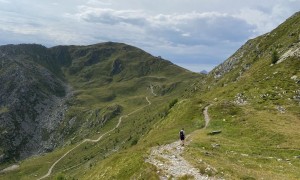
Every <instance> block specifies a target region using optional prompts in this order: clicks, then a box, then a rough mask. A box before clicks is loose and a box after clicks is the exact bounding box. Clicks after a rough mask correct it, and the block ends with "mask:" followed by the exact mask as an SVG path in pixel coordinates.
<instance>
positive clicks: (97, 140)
mask: <svg viewBox="0 0 300 180" xmlns="http://www.w3.org/2000/svg"><path fill="white" fill-rule="evenodd" d="M146 100H147V102H148V104H147V105H145V106H143V107H140V108H138V109H136V110H134V111H132V112H131V113H129V114H127V115H123V116H121V117H120V118H119V121H118V124H117V125H116V126H115V127H114V128H113V129H111V130H109V131H107V132H106V133H104V134H102V135H101V136H99V137H98V139H84V140H82V141H81V142H80V143H79V144H77V145H76V146H75V147H73V148H72V149H70V150H69V151H67V152H66V153H65V154H64V155H62V156H61V157H60V158H59V159H58V160H56V161H55V162H54V163H53V164H52V166H51V167H50V168H49V170H48V172H47V174H45V175H44V176H43V177H40V178H38V180H41V179H45V178H47V177H49V176H50V175H51V173H52V170H53V168H54V167H55V165H56V164H57V163H59V162H60V161H61V160H62V159H63V158H64V157H66V156H67V155H68V154H69V153H70V152H72V151H73V150H74V149H76V148H77V147H79V146H80V145H82V144H83V143H85V142H94V143H95V142H99V141H100V140H101V139H102V138H103V137H104V136H105V135H107V134H109V133H111V132H112V131H114V130H115V129H116V128H118V127H119V126H120V124H121V122H122V119H123V118H124V117H128V116H130V115H132V114H134V113H136V112H137V111H139V110H141V109H143V108H145V107H147V106H150V105H151V102H150V101H149V99H148V97H146Z"/></svg>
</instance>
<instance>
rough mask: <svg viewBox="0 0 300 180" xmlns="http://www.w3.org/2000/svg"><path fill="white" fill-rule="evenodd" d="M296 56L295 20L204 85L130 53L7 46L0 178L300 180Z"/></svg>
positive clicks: (245, 49)
mask: <svg viewBox="0 0 300 180" xmlns="http://www.w3.org/2000/svg"><path fill="white" fill-rule="evenodd" d="M299 47H300V14H299V13H296V14H295V15H293V16H292V17H290V18H289V19H287V20H286V21H285V22H284V23H282V24H281V25H280V26H278V27H277V28H276V29H274V30H273V31H271V32H269V33H267V34H264V35H262V36H259V37H257V38H254V39H250V40H248V41H247V42H246V43H245V44H244V45H243V46H242V47H241V48H239V49H238V50H237V51H236V53H234V54H233V55H232V56H230V57H229V58H228V59H227V60H226V61H224V62H223V63H222V64H220V65H219V66H217V67H216V68H215V69H213V70H212V71H211V72H209V73H208V74H207V75H205V74H199V73H192V72H190V71H188V70H185V69H183V68H181V67H178V66H176V65H174V64H172V63H171V62H169V61H167V60H164V59H162V58H161V57H154V56H152V55H150V54H149V53H147V52H145V51H143V50H141V49H138V48H135V47H133V46H130V45H126V44H123V43H113V42H107V43H100V44H95V45H88V46H56V47H52V48H46V47H43V46H41V45H28V44H27V45H25V44H23V45H7V46H1V47H0V50H1V51H0V52H1V53H2V54H5V55H3V56H2V57H1V60H2V61H3V62H5V63H4V64H5V68H4V67H3V66H2V68H1V69H0V79H1V81H0V83H1V87H3V88H2V89H1V91H0V95H1V97H0V98H1V104H0V118H1V119H0V120H1V125H0V133H1V134H2V136H1V139H0V157H1V158H0V160H1V164H0V169H1V170H3V169H5V168H7V167H10V166H11V165H15V167H16V166H18V167H17V168H15V169H13V170H12V171H6V172H3V173H1V174H0V179H24V180H27V179H168V178H175V179H245V180H246V179H272V180H277V179H278V180H284V179H288V180H294V179H295V180H296V179H299V178H300V171H299V168H300V139H299V137H300V132H299V128H300V56H299V50H300V49H299ZM8 77H13V78H11V81H7V80H6V79H7V78H8ZM29 127H31V128H29ZM32 127H34V128H32ZM183 127H184V129H185V130H186V134H187V135H188V136H187V137H188V138H187V140H188V143H187V145H186V146H184V148H183V147H181V146H179V141H178V133H179V130H180V129H181V128H183ZM178 165H181V166H184V168H181V169H180V168H178ZM174 167H175V168H174ZM179 169H180V170H181V172H180V170H179ZM189 170H190V171H189ZM178 171H179V172H178Z"/></svg>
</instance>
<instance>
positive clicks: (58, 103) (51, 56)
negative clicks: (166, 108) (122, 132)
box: [0, 42, 199, 160]
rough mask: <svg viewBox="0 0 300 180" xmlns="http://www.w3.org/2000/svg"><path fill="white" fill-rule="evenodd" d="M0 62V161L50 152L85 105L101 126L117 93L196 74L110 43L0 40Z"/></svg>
mask: <svg viewBox="0 0 300 180" xmlns="http://www.w3.org/2000/svg"><path fill="white" fill-rule="evenodd" d="M0 63H1V64H0V65H1V69H0V86H1V89H0V134H1V137H0V160H1V159H2V160H4V159H11V158H16V159H23V158H26V157H28V156H30V155H34V154H39V153H42V152H48V151H52V150H53V149H54V148H56V147H57V146H59V145H61V144H62V143H64V142H65V141H67V140H68V138H69V137H70V134H72V133H75V132H77V130H79V129H80V127H82V126H84V124H85V122H82V120H83V119H80V117H79V116H80V114H81V115H82V113H83V114H84V111H90V110H94V111H95V112H97V114H99V116H102V119H99V120H97V122H89V123H92V124H94V126H96V124H100V125H101V126H103V125H104V123H105V122H106V121H108V120H109V119H112V118H114V117H115V116H116V115H117V114H118V113H120V111H121V109H122V107H121V105H119V103H120V101H121V100H125V99H130V97H132V96H137V94H138V92H139V91H146V89H147V87H148V88H149V87H150V86H151V88H153V89H154V90H155V92H156V94H157V95H158V96H163V95H166V94H170V93H172V92H176V89H179V87H180V86H182V85H183V84H184V79H189V78H191V77H193V78H196V77H199V76H198V75H197V74H195V73H191V72H188V71H186V70H184V69H183V68H180V67H178V66H176V65H174V64H172V63H171V62H169V61H166V60H163V59H161V58H156V57H153V56H151V55H150V54H148V53H146V52H144V51H142V50H140V49H138V48H135V47H133V46H129V45H126V44H120V43H111V42H109V43H102V44H96V45H90V46H57V47H53V48H46V47H44V46H41V45H36V44H21V45H5V46H0ZM179 77H180V78H179ZM141 89H142V90H141ZM91 91H94V92H91ZM149 92H150V91H149ZM92 93H94V94H92ZM115 101H116V103H114V102H115ZM99 103H100V104H99ZM93 106H97V108H95V107H93ZM78 108H79V109H80V108H84V109H85V110H78ZM75 109H76V110H75ZM77 113H78V114H77ZM82 118H84V117H82ZM92 124H90V125H89V126H92ZM98 130H99V129H97V131H98ZM88 131H89V130H88V129H85V130H82V133H83V134H84V133H88ZM85 135H86V134H85Z"/></svg>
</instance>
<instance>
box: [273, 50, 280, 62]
mask: <svg viewBox="0 0 300 180" xmlns="http://www.w3.org/2000/svg"><path fill="white" fill-rule="evenodd" d="M278 60H279V57H278V52H277V51H276V50H274V51H273V52H272V64H275V63H276V62H277V61H278Z"/></svg>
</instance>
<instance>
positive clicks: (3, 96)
mask: <svg viewBox="0 0 300 180" xmlns="http://www.w3.org/2000/svg"><path fill="white" fill-rule="evenodd" d="M32 48H33V50H32V49H30V48H28V47H27V46H25V45H21V46H18V47H15V48H13V47H11V46H8V47H7V46H4V47H1V48H0V52H1V53H0V54H1V55H2V56H1V57H0V62H1V65H2V66H1V69H0V86H1V89H0V107H1V110H0V134H1V136H0V147H2V149H3V153H4V155H3V158H1V159H2V160H5V159H7V158H15V159H23V158H26V157H28V156H30V155H33V154H37V153H41V152H45V151H49V150H52V149H53V148H54V147H55V146H56V144H57V143H58V139H59V138H57V137H56V138H54V136H55V131H54V130H55V129H56V128H57V127H58V125H59V123H60V121H61V120H62V119H63V117H64V113H65V111H66V109H67V106H66V105H65V101H66V99H68V98H69V95H70V93H69V91H70V90H69V89H67V88H66V86H65V83H64V82H63V81H61V80H60V79H59V78H58V77H57V76H56V75H55V74H54V72H55V71H56V70H55V69H51V67H49V69H48V68H46V66H47V63H43V62H42V59H41V58H48V57H49V58H50V57H51V56H50V55H49V56H48V55H47V53H45V51H44V48H43V47H40V46H37V45H33V46H32ZM34 48H36V49H37V51H38V50H40V51H41V54H42V55H40V54H36V55H33V54H31V53H30V51H33V52H34ZM26 50H30V51H29V52H27V53H26V52H25V51H26ZM34 53H35V52H34ZM37 62H39V63H37ZM52 67H54V66H52ZM56 72H58V71H56Z"/></svg>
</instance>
